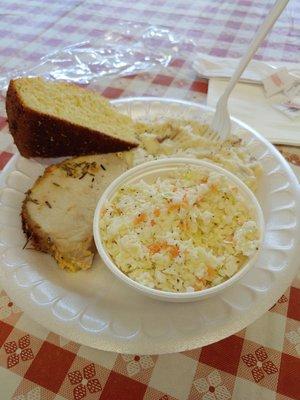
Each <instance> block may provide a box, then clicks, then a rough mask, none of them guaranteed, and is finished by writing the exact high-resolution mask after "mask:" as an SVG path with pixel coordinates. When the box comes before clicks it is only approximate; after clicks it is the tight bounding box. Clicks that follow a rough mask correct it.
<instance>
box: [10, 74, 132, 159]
mask: <svg viewBox="0 0 300 400" xmlns="http://www.w3.org/2000/svg"><path fill="white" fill-rule="evenodd" d="M6 112H7V117H8V124H9V129H10V132H11V134H12V136H13V138H14V141H15V143H16V145H17V147H18V149H19V151H20V153H21V155H22V156H24V157H27V158H29V157H61V156H74V155H85V154H99V153H100V154H101V153H109V152H115V151H123V150H129V149H131V148H133V147H136V146H138V141H137V140H136V138H135V133H136V124H135V123H134V122H133V121H132V119H131V118H130V117H128V116H126V115H124V114H121V113H119V112H118V111H117V110H115V109H114V108H113V107H112V106H111V105H110V104H109V102H108V101H107V100H105V99H104V98H103V97H101V96H100V95H99V94H97V93H95V92H92V91H89V90H86V89H83V88H80V87H78V86H75V85H73V84H69V83H64V82H52V81H48V80H45V79H42V78H39V77H38V78H19V79H14V80H11V81H10V84H9V87H8V91H7V97H6Z"/></svg>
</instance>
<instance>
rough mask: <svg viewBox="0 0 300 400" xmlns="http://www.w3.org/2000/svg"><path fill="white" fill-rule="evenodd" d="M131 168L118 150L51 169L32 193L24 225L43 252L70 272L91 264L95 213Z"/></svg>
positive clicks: (37, 182)
mask: <svg viewBox="0 0 300 400" xmlns="http://www.w3.org/2000/svg"><path fill="white" fill-rule="evenodd" d="M125 170H126V164H125V162H123V161H122V160H120V159H119V157H118V156H117V155H116V154H103V155H94V156H82V157H76V158H72V159H68V160H66V161H64V162H62V163H59V164H55V165H51V166H49V167H48V168H46V170H45V172H44V174H43V175H42V176H41V177H39V178H38V179H37V181H36V182H35V184H34V185H33V187H32V188H31V189H30V190H29V191H28V192H27V194H26V198H25V200H24V202H23V207H22V213H21V216H22V225H23V230H24V232H25V234H26V235H27V238H28V239H30V242H31V244H32V245H33V246H34V248H36V249H37V250H41V251H44V252H46V253H49V254H51V255H52V256H53V257H54V258H55V260H56V261H57V263H58V265H59V266H60V267H61V268H63V269H66V270H69V271H77V270H81V269H83V270H86V269H88V268H90V267H91V265H92V261H93V257H94V253H95V244H94V240H93V216H94V211H95V206H96V204H97V201H98V199H99V196H100V195H101V193H102V192H103V190H104V189H105V188H106V187H107V186H108V185H109V183H110V182H111V181H112V180H113V177H115V176H116V175H120V174H121V173H122V172H124V171H125Z"/></svg>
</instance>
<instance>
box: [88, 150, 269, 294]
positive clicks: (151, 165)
mask: <svg viewBox="0 0 300 400" xmlns="http://www.w3.org/2000/svg"><path fill="white" fill-rule="evenodd" d="M176 164H177V165H184V166H187V165H191V166H196V167H197V166H198V167H206V168H208V169H210V170H212V171H216V172H219V173H220V174H222V175H225V176H226V177H227V178H228V179H229V181H231V182H232V183H234V184H235V185H236V186H237V187H238V188H239V190H241V192H243V194H244V195H245V194H246V196H248V198H249V199H250V200H251V204H252V206H253V210H254V212H255V214H256V222H257V224H258V226H259V232H260V238H259V243H258V250H257V251H256V252H255V254H254V255H253V256H252V257H251V258H250V259H249V260H248V261H247V263H246V264H245V265H244V266H243V267H242V268H241V269H240V270H239V271H238V272H237V273H235V274H234V275H233V276H231V277H230V278H229V279H227V280H226V281H225V282H222V283H220V284H219V285H216V286H213V287H211V288H207V289H203V290H201V291H195V292H179V293H177V292H167V291H162V290H159V289H153V288H150V287H148V286H145V285H142V284H141V283H139V282H136V281H134V280H133V279H131V278H130V277H129V276H127V275H126V274H125V273H124V272H122V271H121V270H120V269H119V268H118V267H117V265H116V264H115V263H114V262H113V261H112V259H111V257H110V256H109V255H108V253H107V251H106V249H105V246H104V245H103V244H102V240H101V234H100V229H99V220H100V210H101V209H102V207H103V206H104V204H105V203H106V201H107V200H108V199H110V198H112V197H113V194H114V193H115V192H116V191H117V190H118V188H119V187H120V186H121V185H122V184H124V183H126V182H127V181H129V180H130V179H133V178H134V177H135V176H136V175H137V176H140V177H141V178H142V175H144V174H145V173H146V172H147V171H149V170H150V171H153V172H154V171H155V169H156V168H159V167H161V166H172V165H173V166H175V165H176ZM264 230H265V223H264V216H263V212H262V209H261V206H260V204H259V202H258V200H257V198H256V196H255V195H254V193H253V192H252V191H251V189H249V188H248V186H247V185H246V184H245V183H244V182H242V181H241V180H240V179H239V178H238V177H237V176H236V175H234V174H233V173H231V172H229V171H227V170H226V169H224V168H222V167H220V166H218V165H216V164H213V163H211V162H208V161H205V160H199V159H191V158H186V157H168V158H162V159H158V160H152V161H148V162H145V163H142V164H139V165H137V166H135V167H133V168H130V169H129V170H127V171H125V172H124V173H122V174H121V175H120V176H118V177H117V178H116V179H114V180H113V181H112V182H111V183H110V185H109V186H108V187H107V188H106V189H105V191H104V192H103V193H102V195H101V196H100V198H99V200H98V203H97V206H96V209H95V212H94V219H93V234H94V241H95V244H96V248H97V250H98V253H99V255H100V257H101V258H102V260H103V262H104V263H105V265H106V266H107V267H108V268H109V269H110V270H111V272H112V273H113V274H114V275H115V276H116V277H117V278H119V279H120V280H121V281H123V282H124V283H126V284H127V285H129V286H130V287H132V288H134V289H136V290H138V291H139V292H142V293H143V294H146V295H148V296H151V297H154V298H157V299H158V300H170V301H175V300H177V301H180V300H181V301H187V300H191V301H193V300H198V299H199V300H200V299H203V298H205V297H209V296H211V295H214V294H217V293H219V292H220V291H222V290H224V289H226V288H228V287H229V286H231V285H233V284H234V283H235V282H237V281H238V280H240V279H241V278H242V277H243V276H244V275H245V274H246V273H247V272H248V271H249V270H250V268H251V267H253V265H254V263H255V261H256V260H257V258H258V255H259V253H260V251H261V247H262V243H263V238H264Z"/></svg>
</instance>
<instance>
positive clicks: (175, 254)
mask: <svg viewBox="0 0 300 400" xmlns="http://www.w3.org/2000/svg"><path fill="white" fill-rule="evenodd" d="M168 251H169V253H170V255H171V257H173V258H175V257H178V256H179V248H178V246H176V245H169V246H168Z"/></svg>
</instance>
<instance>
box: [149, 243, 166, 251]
mask: <svg viewBox="0 0 300 400" xmlns="http://www.w3.org/2000/svg"><path fill="white" fill-rule="evenodd" d="M164 245H165V244H164V243H152V244H150V245H149V246H148V249H149V251H150V253H152V254H155V253H158V252H159V251H160V250H162V249H163V247H164Z"/></svg>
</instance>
